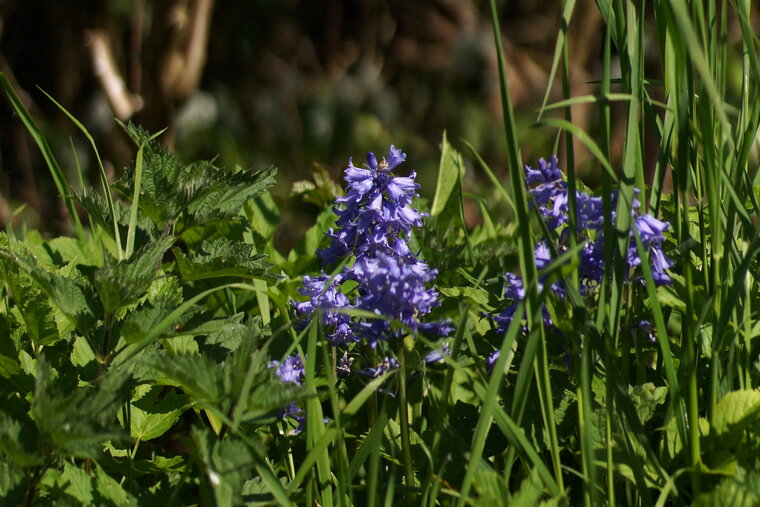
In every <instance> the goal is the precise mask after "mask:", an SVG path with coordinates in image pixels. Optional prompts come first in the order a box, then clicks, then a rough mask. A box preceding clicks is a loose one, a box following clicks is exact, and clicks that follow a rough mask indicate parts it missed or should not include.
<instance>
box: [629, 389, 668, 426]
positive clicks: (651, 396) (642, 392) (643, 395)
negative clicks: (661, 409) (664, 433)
mask: <svg viewBox="0 0 760 507" xmlns="http://www.w3.org/2000/svg"><path fill="white" fill-rule="evenodd" d="M667 395H668V388H667V387H665V386H660V387H655V385H654V384H653V383H652V382H647V383H646V384H642V385H639V386H628V396H629V397H630V398H631V401H633V405H634V406H635V407H636V413H638V415H639V419H640V420H641V422H642V423H646V422H647V421H649V420H650V419H651V418H652V416H654V412H655V410H656V409H657V405H662V404H663V403H665V398H666V397H667Z"/></svg>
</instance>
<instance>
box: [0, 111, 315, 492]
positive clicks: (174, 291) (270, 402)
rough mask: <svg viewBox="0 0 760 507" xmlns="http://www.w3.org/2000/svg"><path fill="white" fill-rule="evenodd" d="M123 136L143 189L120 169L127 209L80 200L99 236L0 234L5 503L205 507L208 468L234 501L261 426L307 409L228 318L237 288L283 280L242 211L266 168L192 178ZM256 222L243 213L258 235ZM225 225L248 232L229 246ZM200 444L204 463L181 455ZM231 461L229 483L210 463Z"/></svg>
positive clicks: (201, 171)
mask: <svg viewBox="0 0 760 507" xmlns="http://www.w3.org/2000/svg"><path fill="white" fill-rule="evenodd" d="M125 129H126V130H127V132H128V133H129V134H130V135H131V136H132V137H133V139H134V140H135V142H136V143H137V144H138V147H140V146H142V148H143V149H142V150H141V153H140V157H141V158H140V164H139V165H140V169H141V171H142V175H141V178H140V180H141V181H139V183H140V185H139V187H138V188H134V185H135V183H138V181H137V180H135V179H133V175H134V167H131V168H128V169H127V170H126V171H125V175H124V177H123V178H122V179H121V180H120V181H119V182H118V183H117V184H116V185H114V188H115V189H117V190H118V191H119V192H120V193H121V194H122V195H123V197H124V199H122V200H118V201H115V202H114V205H113V208H110V206H109V204H107V203H106V202H105V200H104V199H103V198H102V197H101V196H100V195H99V193H98V192H97V191H95V190H93V189H90V188H82V189H79V190H78V191H77V192H76V196H77V200H78V201H79V203H80V204H81V205H82V208H83V209H84V210H85V212H86V213H87V214H88V215H89V217H90V223H91V224H93V225H94V229H92V230H90V231H88V234H86V235H82V236H80V237H79V238H78V239H74V238H66V237H61V238H52V239H43V238H42V237H41V236H40V235H39V234H37V233H36V232H35V231H30V232H29V233H27V236H26V237H25V238H22V239H21V240H17V239H15V238H14V237H12V236H8V235H6V234H5V233H0V273H2V280H3V281H4V283H3V286H2V297H3V298H2V305H3V308H4V311H3V312H1V313H0V376H1V377H2V379H3V381H4V382H5V383H2V384H0V396H2V400H3V401H2V407H3V408H2V410H0V456H1V457H2V459H0V496H3V497H5V498H9V499H14V498H15V499H17V500H18V503H23V502H24V501H32V502H35V501H40V502H53V503H57V502H64V503H68V504H82V505H91V504H113V505H138V504H143V503H144V502H145V501H147V500H148V499H150V500H149V501H150V503H153V504H155V503H160V502H164V503H165V502H167V501H169V500H170V499H172V498H173V499H175V501H176V500H180V501H183V500H181V499H190V498H193V497H195V496H197V494H198V487H199V482H198V481H197V480H195V479H193V477H196V476H195V475H190V476H189V475H188V474H189V473H193V474H195V473H196V472H198V473H201V474H204V473H205V470H206V468H207V466H213V467H215V469H219V470H222V472H221V474H222V477H224V483H225V484H232V486H231V487H230V488H231V489H228V490H225V492H224V493H219V492H218V489H215V491H217V494H216V497H217V498H218V500H219V502H222V503H223V502H224V501H227V502H228V503H229V502H230V501H232V499H236V500H235V503H236V504H237V503H238V502H239V500H240V498H242V497H241V494H242V493H241V491H242V488H243V484H245V483H246V481H250V479H252V478H253V477H254V476H256V474H257V473H259V472H256V470H259V469H258V468H256V467H254V466H253V461H251V459H249V458H250V457H251V456H260V455H261V453H262V452H263V449H264V447H265V442H264V439H263V438H262V437H261V436H260V435H257V434H256V429H257V428H261V427H262V426H263V425H265V424H267V423H271V422H273V421H275V420H276V416H277V413H278V411H279V410H281V409H282V407H283V406H285V405H287V404H288V403H290V402H292V401H294V400H298V399H302V398H303V396H304V393H303V392H302V390H301V389H299V388H298V387H297V386H295V385H284V384H282V383H281V382H280V381H279V379H277V377H276V376H275V374H274V371H273V370H272V368H270V367H269V363H270V361H269V354H268V353H267V351H266V350H267V343H266V342H265V339H266V337H267V336H268V335H269V329H268V327H267V326H264V325H262V318H261V317H259V316H252V315H249V314H248V313H245V314H244V313H240V312H238V311H237V310H234V308H236V306H237V305H241V308H248V310H249V311H250V310H252V309H253V308H251V307H250V305H249V303H248V301H250V298H249V296H248V293H247V290H246V289H240V288H239V289H231V288H230V287H232V286H242V284H239V283H237V284H236V283H235V282H236V281H240V280H247V279H252V278H253V279H256V280H257V281H261V282H262V283H263V284H264V285H263V286H262V287H263V290H265V291H266V288H267V286H266V283H274V282H277V281H279V280H280V276H278V275H277V274H276V273H277V268H276V266H275V265H273V264H271V263H269V262H267V261H266V260H265V259H266V255H263V254H257V253H256V251H257V250H256V247H255V246H254V244H253V243H252V239H253V238H254V234H253V233H252V232H253V231H251V230H250V229H249V225H248V224H249V222H248V220H247V219H246V215H245V214H244V210H243V208H244V207H245V206H246V204H247V203H248V202H250V201H251V200H252V199H253V198H255V197H261V195H262V194H263V193H264V192H265V191H266V188H267V187H268V186H270V185H271V184H272V183H273V175H274V170H273V169H267V170H265V171H262V172H256V171H250V170H238V171H235V172H231V171H226V170H224V169H221V168H218V167H215V166H214V165H213V164H211V163H209V162H199V163H195V164H190V165H189V166H185V165H183V164H181V163H180V162H179V159H178V158H177V157H176V156H175V155H174V154H172V153H171V152H170V151H168V150H166V149H165V148H163V147H161V146H160V144H159V143H158V141H157V140H155V139H152V138H151V136H149V135H148V134H147V132H145V131H143V130H142V129H139V128H137V127H134V126H132V125H128V126H126V127H125ZM135 196H138V199H137V200H136V201H135V202H132V201H131V199H132V198H134V197H135ZM258 215H259V212H258V211H256V210H254V211H253V214H251V215H250V216H251V218H253V219H255V220H256V221H258V222H259V223H261V218H259V216H258ZM114 218H115V220H116V224H114ZM115 226H116V227H115ZM231 228H236V229H238V230H240V229H241V228H242V230H243V231H244V232H245V231H246V230H248V231H249V232H250V233H249V234H245V233H244V234H242V235H240V236H239V238H240V239H236V240H233V239H227V237H226V235H227V234H228V232H229V230H230V229H231ZM117 230H118V231H120V234H118V235H115V234H114V231H117ZM191 230H192V231H193V232H192V234H187V235H185V234H186V232H187V231H191ZM128 232H130V234H128ZM121 238H127V241H128V242H130V243H131V244H130V245H129V246H128V247H127V248H125V247H124V245H120V244H118V243H117V242H118V241H120V240H121ZM190 238H198V239H196V240H192V239H190ZM246 238H247V239H246ZM172 247H173V248H172ZM259 247H260V248H261V249H262V250H263V249H264V248H265V245H263V244H262V245H259ZM219 287H222V288H221V289H220V288H219ZM225 287H226V289H225ZM219 291H223V292H221V293H219ZM217 293H218V294H217ZM204 294H208V295H212V296H213V297H206V298H204V297H202V295H204ZM199 295H201V297H199ZM246 305H248V306H246ZM193 414H195V415H194V416H193ZM199 435H203V441H202V446H200V444H199V447H198V449H204V450H208V453H209V454H208V456H209V458H208V459H209V460H210V461H208V464H209V465H207V463H206V461H204V460H203V459H201V460H200V461H198V462H197V463H196V464H195V465H193V464H192V463H193V461H192V460H190V459H188V458H187V457H186V456H183V455H184V454H186V450H185V451H180V452H179V454H177V452H178V451H177V449H176V448H177V446H178V445H179V446H180V447H181V448H183V449H184V448H185V447H184V446H186V445H190V444H191V440H192V438H196V437H197V438H200V437H198V436H199ZM234 435H242V436H241V437H238V436H234ZM197 438H196V440H197ZM183 442H184V443H183ZM253 448H255V450H252V449H253ZM246 449H248V450H246ZM199 456H200V454H199ZM227 459H234V460H237V461H235V463H239V464H240V465H241V466H243V464H246V465H250V466H248V468H241V469H239V470H237V469H236V471H235V472H234V473H231V472H230V473H227V472H225V470H226V469H225V468H224V467H223V466H219V463H220V461H219V460H222V461H224V460H227ZM257 459H258V458H257ZM262 463H263V462H262V461H261V460H258V461H256V464H257V466H258V467H259V468H261V466H262ZM260 473H267V472H266V470H265V469H261V471H260ZM138 476H140V477H141V479H140V481H146V482H138V481H137V480H136V477H138ZM233 476H234V480H233ZM202 477H208V475H207V474H206V475H202ZM204 480H206V479H204ZM145 483H151V484H153V485H154V486H153V487H152V488H150V490H145V489H144V488H143V487H142V486H141V484H145ZM204 484H205V482H204ZM214 487H215V486H214ZM215 488H216V487H215ZM201 489H204V487H201Z"/></svg>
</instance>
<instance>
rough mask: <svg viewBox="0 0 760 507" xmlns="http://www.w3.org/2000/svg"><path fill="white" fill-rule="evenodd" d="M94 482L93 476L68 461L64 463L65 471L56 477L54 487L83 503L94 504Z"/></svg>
mask: <svg viewBox="0 0 760 507" xmlns="http://www.w3.org/2000/svg"><path fill="white" fill-rule="evenodd" d="M92 482H93V480H92V477H90V476H89V475H87V472H85V471H84V470H83V469H81V468H79V467H77V466H75V465H72V464H71V463H69V462H68V461H66V462H64V463H63V471H62V472H61V473H60V475H59V476H58V477H56V481H55V485H54V486H53V488H54V489H57V490H59V491H63V492H64V493H66V494H67V495H69V496H72V497H74V498H75V499H76V500H78V501H80V502H81V503H82V505H92V503H93V485H92ZM53 488H51V489H53Z"/></svg>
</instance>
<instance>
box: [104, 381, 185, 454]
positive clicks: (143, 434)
mask: <svg viewBox="0 0 760 507" xmlns="http://www.w3.org/2000/svg"><path fill="white" fill-rule="evenodd" d="M161 394H162V387H161V386H153V387H152V388H151V389H149V390H148V391H147V392H146V393H144V394H142V395H141V396H139V397H138V398H137V399H136V400H133V401H132V402H131V404H130V405H131V406H130V409H129V423H130V426H129V433H130V435H131V436H132V438H136V439H139V440H140V441H143V442H144V441H146V440H153V439H154V438H158V437H160V436H161V435H163V434H164V433H166V432H167V431H169V430H170V429H171V427H172V426H174V424H175V423H176V422H177V420H178V419H179V418H180V416H181V415H182V414H183V413H184V412H185V410H187V409H188V408H190V402H189V399H188V398H187V396H185V395H182V394H178V393H176V392H169V393H168V394H166V395H165V396H161ZM119 419H120V420H122V413H121V412H120V413H119ZM121 422H122V424H124V422H123V421H121Z"/></svg>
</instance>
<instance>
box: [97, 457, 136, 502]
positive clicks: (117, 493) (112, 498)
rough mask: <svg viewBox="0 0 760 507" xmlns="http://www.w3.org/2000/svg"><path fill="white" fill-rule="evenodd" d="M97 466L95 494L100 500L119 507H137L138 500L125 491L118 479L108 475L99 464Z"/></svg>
mask: <svg viewBox="0 0 760 507" xmlns="http://www.w3.org/2000/svg"><path fill="white" fill-rule="evenodd" d="M95 466H96V472H95V493H96V494H97V495H98V496H99V497H100V499H99V500H107V501H109V502H111V503H112V504H113V505H118V506H122V505H123V506H132V505H137V499H136V498H135V497H134V496H132V495H131V494H130V493H128V492H127V491H125V490H124V488H122V487H121V485H120V484H119V483H118V481H116V479H114V478H113V477H111V476H110V475H108V474H107V473H106V472H105V470H103V469H102V468H101V467H100V466H99V465H98V464H97V462H95ZM100 503H101V504H102V502H100Z"/></svg>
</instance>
